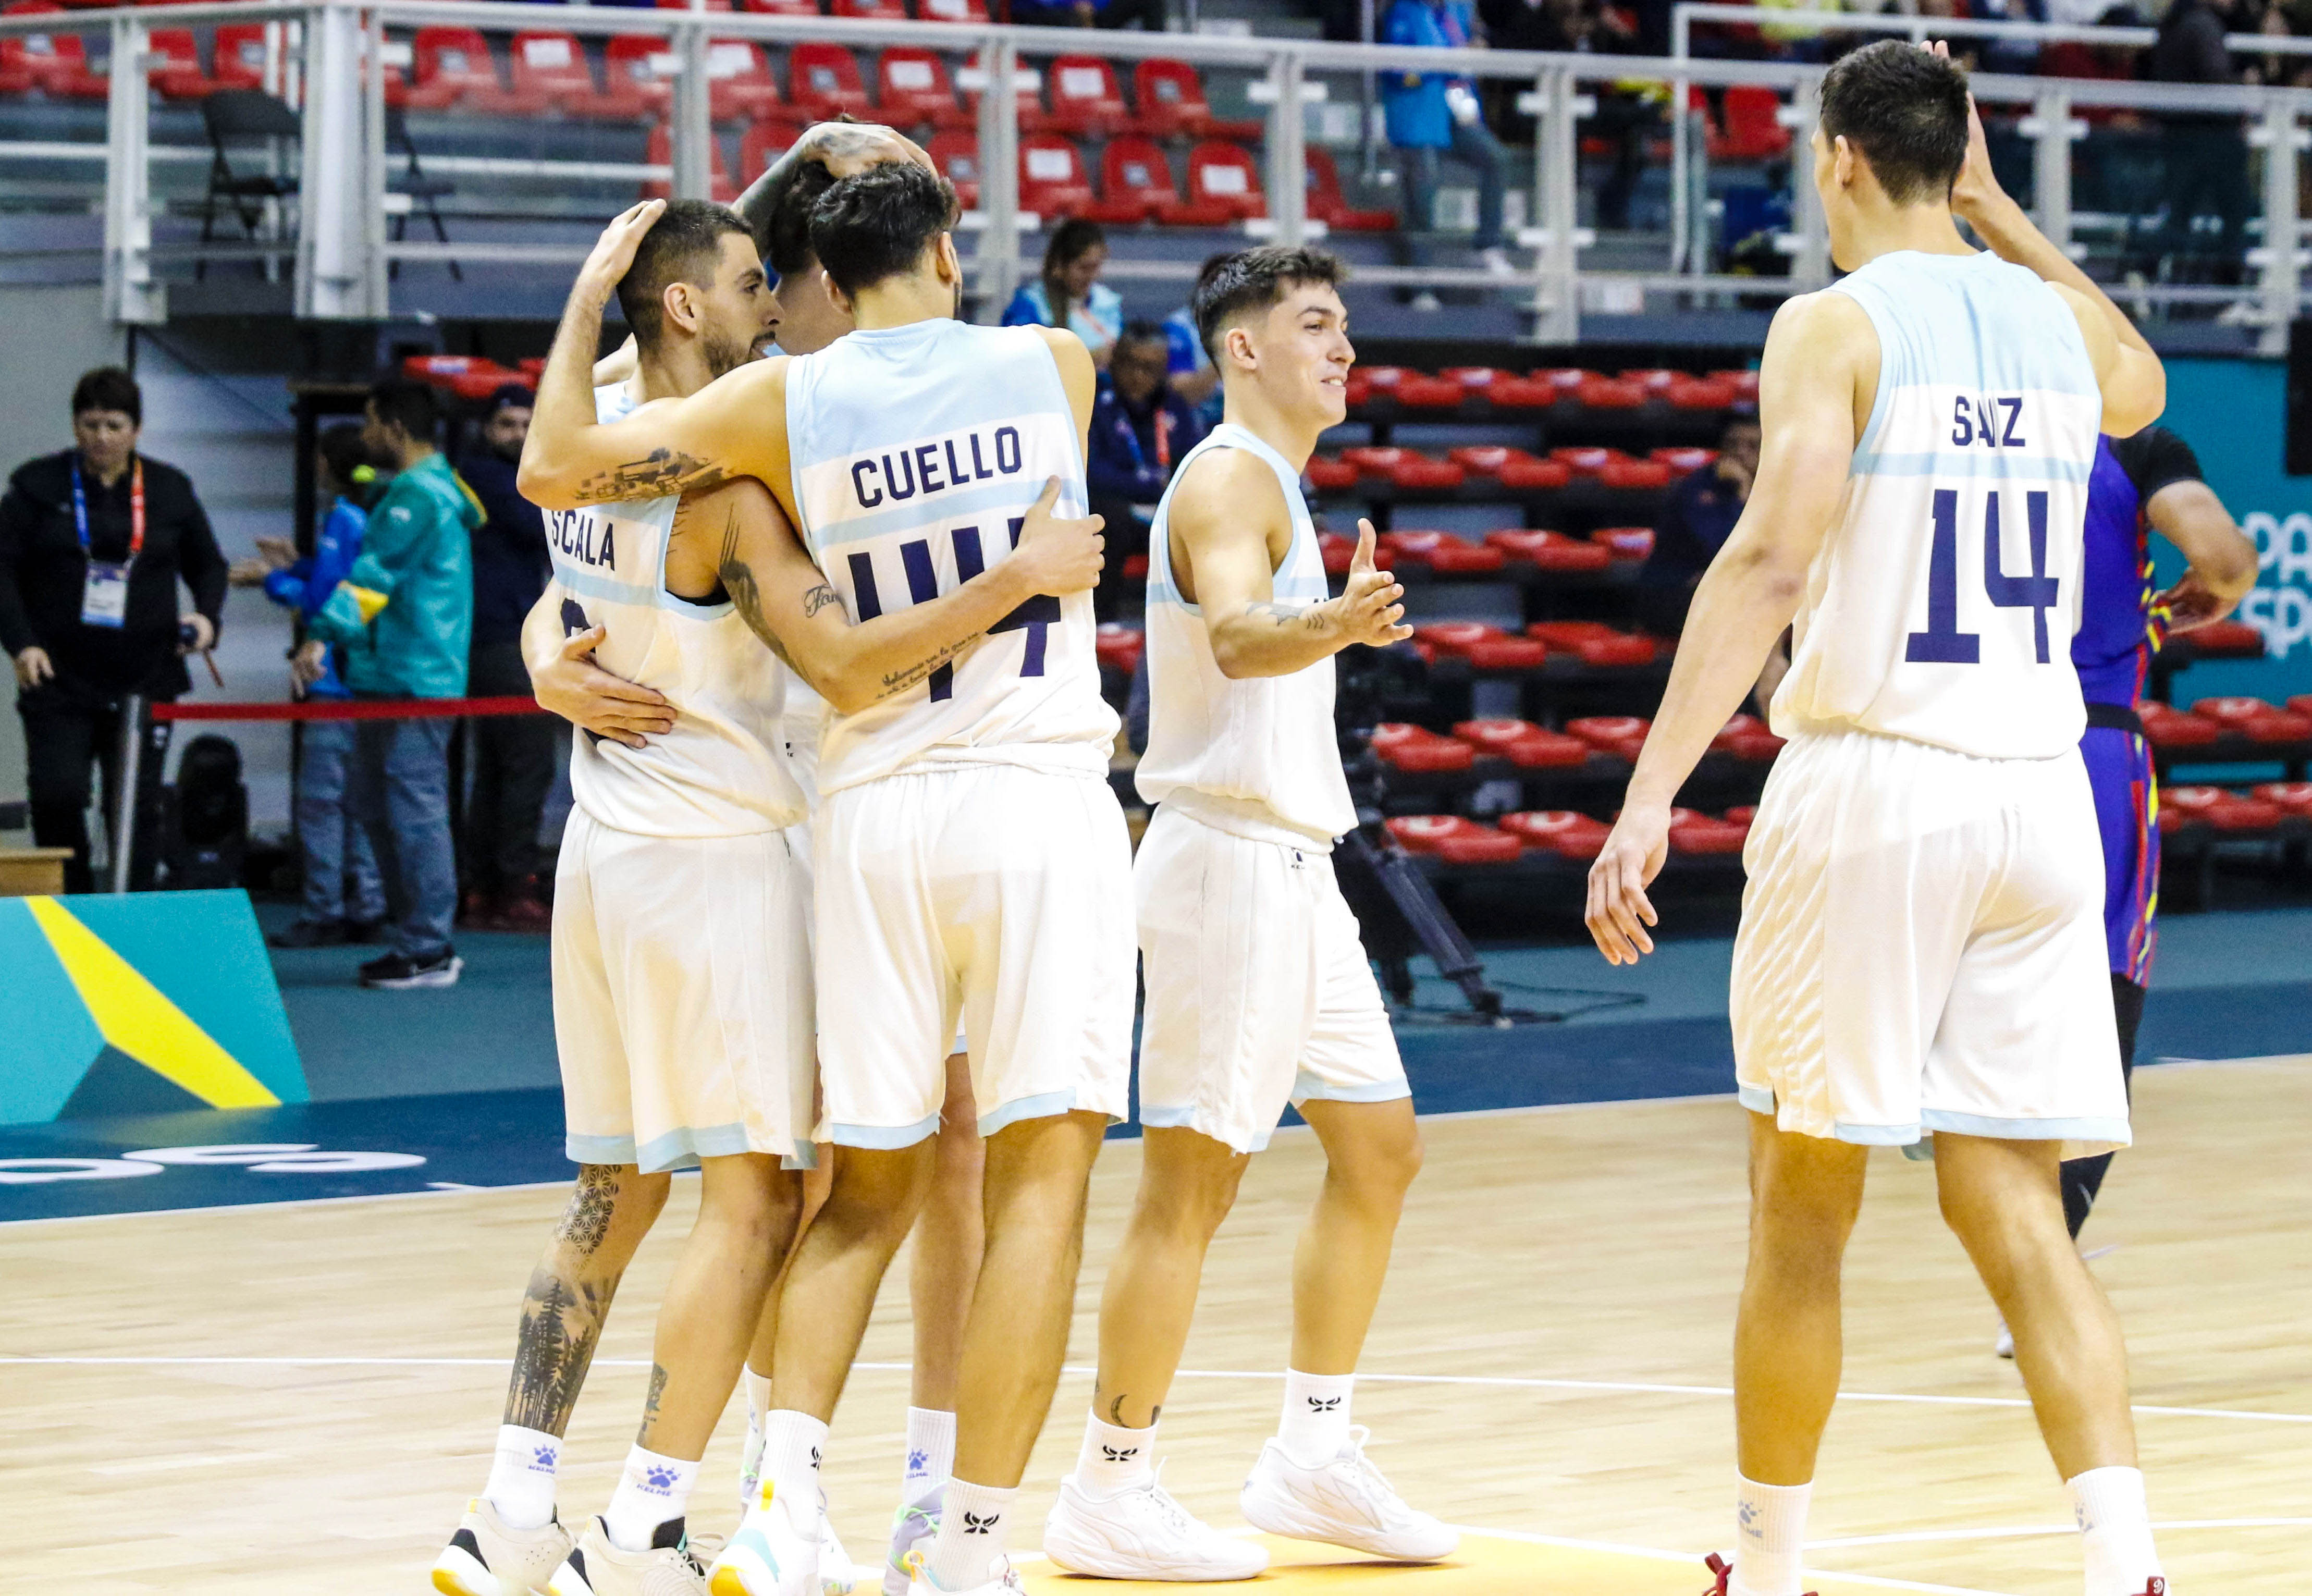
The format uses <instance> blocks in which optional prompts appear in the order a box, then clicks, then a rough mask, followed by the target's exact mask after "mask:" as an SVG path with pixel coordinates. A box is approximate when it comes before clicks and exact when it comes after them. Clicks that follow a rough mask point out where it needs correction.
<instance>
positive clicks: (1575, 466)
mask: <svg viewBox="0 0 2312 1596" xmlns="http://www.w3.org/2000/svg"><path fill="white" fill-rule="evenodd" d="M1549 458H1550V459H1552V460H1555V461H1557V462H1558V463H1559V464H1560V465H1563V466H1564V467H1566V468H1567V469H1570V470H1572V472H1573V473H1574V474H1575V475H1576V476H1581V477H1595V476H1596V475H1597V474H1598V472H1600V471H1602V470H1604V469H1606V468H1607V466H1610V465H1614V464H1616V463H1618V462H1620V461H1624V460H1628V459H1629V458H1630V457H1629V456H1628V455H1626V454H1625V453H1623V452H1621V451H1620V450H1618V449H1605V448H1600V447H1599V446H1598V445H1597V444H1595V443H1572V444H1561V445H1559V446H1558V447H1557V448H1555V449H1553V450H1551V451H1550V452H1549Z"/></svg>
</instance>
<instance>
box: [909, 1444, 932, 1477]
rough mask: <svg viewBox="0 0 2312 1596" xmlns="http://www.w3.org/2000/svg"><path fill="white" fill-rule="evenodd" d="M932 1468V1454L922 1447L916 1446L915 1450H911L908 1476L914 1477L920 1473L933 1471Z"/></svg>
mask: <svg viewBox="0 0 2312 1596" xmlns="http://www.w3.org/2000/svg"><path fill="white" fill-rule="evenodd" d="M931 1468H932V1454H931V1453H929V1452H927V1451H924V1449H923V1448H922V1447H920V1446H919V1447H916V1448H915V1450H914V1451H910V1452H909V1453H908V1454H907V1478H910V1479H913V1478H915V1476H917V1475H919V1474H928V1473H930V1472H931Z"/></svg>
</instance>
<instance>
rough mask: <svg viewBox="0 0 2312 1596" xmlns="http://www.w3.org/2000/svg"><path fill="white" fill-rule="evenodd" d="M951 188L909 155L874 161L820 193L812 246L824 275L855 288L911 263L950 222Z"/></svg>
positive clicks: (846, 290)
mask: <svg viewBox="0 0 2312 1596" xmlns="http://www.w3.org/2000/svg"><path fill="white" fill-rule="evenodd" d="M955 214H956V207H955V188H954V186H953V185H952V184H950V182H949V181H948V180H946V179H945V178H943V177H941V176H939V175H938V174H937V173H935V172H929V171H924V169H923V168H922V167H920V166H917V165H916V164H915V162H911V161H894V162H884V163H883V164H881V165H880V166H871V167H869V168H868V169H867V170H866V171H863V172H860V173H858V174H856V175H855V176H852V177H847V178H845V179H844V180H842V181H841V182H839V183H836V185H834V187H832V188H830V189H828V191H827V192H826V193H825V194H823V195H821V196H820V197H819V203H818V204H817V205H816V206H812V207H811V213H810V251H811V253H812V254H814V255H816V256H818V257H819V265H820V266H821V267H824V268H825V270H826V272H827V276H828V280H829V281H830V282H832V283H833V284H834V285H836V287H837V288H840V289H842V290H843V292H844V293H845V294H858V293H860V292H861V291H862V290H863V289H868V288H872V287H873V286H874V285H876V284H878V283H880V282H883V281H885V280H886V279H888V278H890V277H896V276H902V275H903V274H905V273H907V272H911V271H913V270H915V263H916V262H917V261H919V260H921V259H923V258H924V250H928V249H930V248H931V246H932V241H933V240H934V239H936V238H938V237H939V235H940V234H941V233H942V232H946V231H947V230H948V229H949V228H950V227H952V226H953V225H954V224H955Z"/></svg>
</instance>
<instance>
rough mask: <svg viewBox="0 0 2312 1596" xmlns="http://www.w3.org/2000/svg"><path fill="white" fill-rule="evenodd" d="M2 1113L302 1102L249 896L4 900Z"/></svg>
mask: <svg viewBox="0 0 2312 1596" xmlns="http://www.w3.org/2000/svg"><path fill="white" fill-rule="evenodd" d="M0 970H5V971H6V972H7V978H6V979H7V987H6V990H7V999H6V1001H5V1002H4V1004H0V1125H29V1124H34V1123H40V1122H45V1121H48V1120H52V1119H82V1118H93V1117H97V1116H102V1115H113V1114H150V1113H156V1112H169V1111H172V1110H175V1109H197V1108H212V1109H262V1108H273V1107H276V1106H277V1105H279V1104H282V1103H302V1102H303V1101H306V1090H305V1071H304V1067H303V1065H301V1064H300V1063H299V1062H298V1058H297V1044H296V1042H295V1040H294V1039H293V1038H292V1037H291V1036H290V1034H289V1016H288V1014H287V1013H286V1012H285V1011H284V1010H283V1008H282V1006H281V989H280V987H278V986H276V984H275V982H274V978H273V963H272V960H270V959H268V958H267V956H266V952H265V938H264V936H263V935H262V934H260V933H259V932H258V926H257V916H256V914H255V912H254V911H253V910H252V909H251V908H250V903H249V894H247V893H246V892H242V891H238V890H233V891H221V892H135V893H128V894H125V895H122V896H118V897H113V896H106V895H92V896H79V897H70V898H6V899H0Z"/></svg>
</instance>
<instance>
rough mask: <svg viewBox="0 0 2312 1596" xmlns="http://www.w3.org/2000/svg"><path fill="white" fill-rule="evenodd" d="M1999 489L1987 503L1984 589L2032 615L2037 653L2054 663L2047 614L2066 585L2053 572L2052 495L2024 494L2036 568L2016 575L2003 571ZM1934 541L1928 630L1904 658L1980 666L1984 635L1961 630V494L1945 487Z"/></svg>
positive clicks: (1937, 502)
mask: <svg viewBox="0 0 2312 1596" xmlns="http://www.w3.org/2000/svg"><path fill="white" fill-rule="evenodd" d="M1999 499H2000V495H1999V491H1998V490H1997V489H1996V488H1993V489H1992V491H1991V492H1990V493H1989V494H1988V495H1985V496H1984V502H1983V545H1982V546H1983V590H1984V596H1986V597H1987V598H1989V599H1990V601H1991V602H1992V604H1993V605H1994V606H1996V607H1997V608H1999V609H2028V610H2029V611H2031V637H2032V643H2033V645H2034V652H2035V653H2036V658H2037V660H2038V662H2039V663H2040V664H2042V665H2044V664H2046V663H2047V662H2048V653H2047V649H2048V638H2047V611H2048V610H2050V609H2054V607H2055V604H2056V601H2057V598H2058V595H2059V594H2060V593H2061V592H2062V581H2061V579H2060V578H2057V577H2054V576H2051V575H2049V574H2047V495H2046V494H2045V492H2044V491H2041V490H2037V489H2034V490H2031V491H2029V492H2027V493H2025V494H2024V495H2023V514H2024V518H2025V520H2026V521H2027V522H2028V523H2029V527H2030V545H2031V568H2030V570H2029V571H2028V572H2027V573H2025V574H2020V575H2010V574H2008V573H2007V572H2006V571H2005V570H2004V569H2003V568H2002V566H2003V563H2004V562H2003V558H2002V556H2001V549H2000V544H1999ZM1933 519H1934V541H1933V542H1932V544H1931V546H1930V548H1929V549H1928V555H1927V629H1926V630H1925V631H1923V632H1913V633H1912V634H1911V635H1910V639H1909V643H1908V645H1906V646H1905V649H1904V651H1903V657H1904V658H1905V660H1908V661H1911V662H1913V663H1915V664H1934V665H1976V664H1980V663H1982V662H1983V637H1982V634H1980V633H1977V632H1962V631H1960V630H1959V629H1958V584H1959V569H1958V566H1959V525H1958V493H1957V489H1955V488H1949V487H1939V488H1937V489H1935V492H1934V509H1933Z"/></svg>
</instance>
